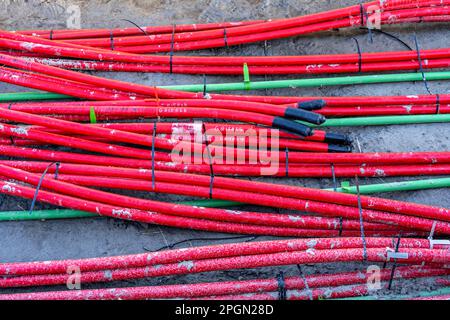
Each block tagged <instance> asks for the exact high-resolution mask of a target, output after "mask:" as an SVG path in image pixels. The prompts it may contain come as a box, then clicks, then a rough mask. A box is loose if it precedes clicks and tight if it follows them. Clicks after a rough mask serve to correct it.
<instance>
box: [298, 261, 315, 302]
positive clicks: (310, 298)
mask: <svg viewBox="0 0 450 320" xmlns="http://www.w3.org/2000/svg"><path fill="white" fill-rule="evenodd" d="M297 269H298V273H299V274H300V277H301V278H302V280H303V282H304V283H305V289H306V291H307V292H308V296H309V300H314V298H313V295H312V291H311V289H310V288H309V284H308V280H307V279H306V277H305V275H304V274H303V270H302V267H301V266H300V265H299V264H298V265H297Z"/></svg>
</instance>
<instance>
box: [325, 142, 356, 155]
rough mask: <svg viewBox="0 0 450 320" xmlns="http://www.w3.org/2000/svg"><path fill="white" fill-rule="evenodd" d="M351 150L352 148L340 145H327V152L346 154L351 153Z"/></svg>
mask: <svg viewBox="0 0 450 320" xmlns="http://www.w3.org/2000/svg"><path fill="white" fill-rule="evenodd" d="M352 150H353V147H352V146H340V145H336V144H330V145H328V152H333V153H348V152H352Z"/></svg>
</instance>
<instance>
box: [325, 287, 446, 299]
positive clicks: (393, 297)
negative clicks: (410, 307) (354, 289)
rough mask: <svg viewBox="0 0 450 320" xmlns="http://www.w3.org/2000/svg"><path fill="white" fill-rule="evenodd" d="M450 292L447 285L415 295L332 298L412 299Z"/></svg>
mask: <svg viewBox="0 0 450 320" xmlns="http://www.w3.org/2000/svg"><path fill="white" fill-rule="evenodd" d="M448 294H450V287H445V288H442V289H438V290H434V291H429V292H426V291H421V292H419V293H417V294H414V296H408V295H392V296H380V297H377V296H363V297H351V298H341V299H332V300H386V299H389V300H403V299H411V298H426V297H436V296H443V295H448Z"/></svg>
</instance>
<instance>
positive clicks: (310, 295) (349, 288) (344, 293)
mask: <svg viewBox="0 0 450 320" xmlns="http://www.w3.org/2000/svg"><path fill="white" fill-rule="evenodd" d="M388 279H389V278H388ZM388 279H386V280H388ZM428 280H433V282H435V281H436V280H437V278H431V279H428ZM380 285H381V286H382V287H384V288H387V286H388V282H381V283H380ZM399 285H401V284H400V283H399ZM373 292H374V291H373V290H370V289H369V286H368V285H367V284H364V285H345V286H338V287H324V288H312V289H310V290H295V289H294V290H286V300H324V299H325V300H327V299H339V298H350V297H362V296H367V295H370V294H371V293H373ZM278 296H279V293H278V291H276V290H275V291H272V292H261V293H250V294H245V295H222V296H209V297H200V298H194V300H203V299H206V300H260V301H261V300H265V301H269V300H278V299H279V297H278Z"/></svg>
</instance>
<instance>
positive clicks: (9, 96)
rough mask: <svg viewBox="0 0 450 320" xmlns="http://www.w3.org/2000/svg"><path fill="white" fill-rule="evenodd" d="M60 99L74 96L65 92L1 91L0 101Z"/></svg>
mask: <svg viewBox="0 0 450 320" xmlns="http://www.w3.org/2000/svg"><path fill="white" fill-rule="evenodd" d="M59 99H73V97H70V96H66V95H64V94H58V93H51V92H37V91H36V92H17V93H1V94H0V102H13V101H29V100H59Z"/></svg>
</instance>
